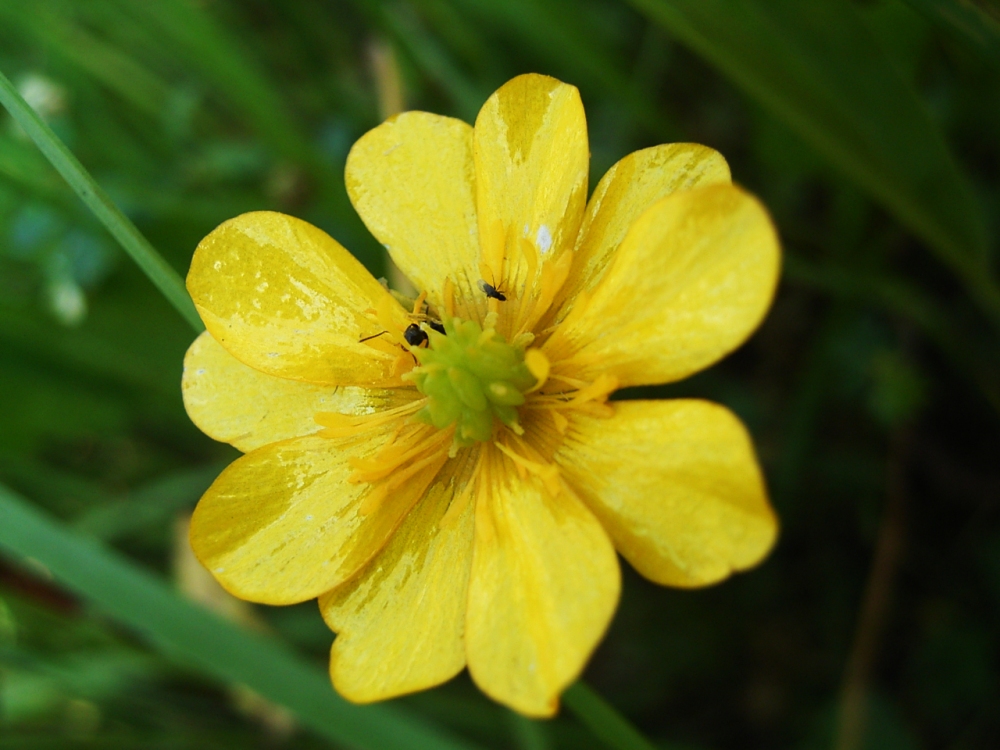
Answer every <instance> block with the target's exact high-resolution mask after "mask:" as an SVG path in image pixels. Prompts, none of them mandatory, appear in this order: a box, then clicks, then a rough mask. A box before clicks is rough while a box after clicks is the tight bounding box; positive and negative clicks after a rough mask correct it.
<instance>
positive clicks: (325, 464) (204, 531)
mask: <svg viewBox="0 0 1000 750" xmlns="http://www.w3.org/2000/svg"><path fill="white" fill-rule="evenodd" d="M394 426H395V425H393V424H392V423H389V424H387V425H386V426H385V427H383V428H382V429H381V430H380V431H379V433H378V434H377V435H375V436H373V437H372V438H371V439H366V440H364V441H358V440H353V441H352V440H347V439H345V440H337V439H330V438H322V437H303V438H297V439H295V440H287V441H285V442H283V443H273V444H271V445H267V446H264V447H263V448H258V449H257V450H255V451H253V452H252V453H248V454H247V455H245V456H243V457H242V458H239V459H237V460H236V461H235V462H233V463H232V464H231V465H230V466H229V467H228V468H227V469H226V470H225V471H224V472H222V474H221V475H220V476H219V478H218V479H216V480H215V483H214V484H213V485H212V486H211V487H209V489H208V491H207V492H206V493H205V495H204V496H203V497H202V498H201V501H200V502H199V503H198V507H197V508H196V509H195V512H194V517H193V518H192V519H191V547H192V548H193V549H194V552H195V554H196V555H197V556H198V559H199V560H201V562H202V564H203V565H204V566H205V567H206V568H208V569H209V571H210V572H211V573H212V574H213V575H214V576H215V577H216V579H218V581H219V583H221V584H222V586H223V587H224V588H225V589H226V590H227V591H229V593H231V594H234V595H235V596H238V597H240V598H241V599H248V600H250V601H254V602H260V603H262V604H294V603H295V602H301V601H305V600H307V599H312V598H314V597H316V596H319V595H320V594H322V593H323V592H325V591H329V590H330V589H332V588H334V587H335V586H338V585H339V584H341V583H343V582H344V581H345V580H347V579H348V578H350V576H351V575H353V574H354V573H355V572H357V571H358V569H360V568H361V566H362V565H364V564H365V563H366V562H367V561H368V560H369V559H371V557H372V556H373V555H374V554H375V553H376V552H378V551H379V550H380V549H382V547H383V546H384V545H385V543H386V540H387V539H388V538H389V535H390V534H392V532H393V530H394V529H395V528H396V527H397V526H398V525H399V523H400V522H401V521H402V520H403V517H404V516H405V514H406V513H407V511H409V509H410V508H411V507H412V506H413V503H414V502H416V500H417V499H418V498H419V497H420V496H421V495H422V494H423V492H424V489H425V488H426V487H427V485H428V484H429V483H430V482H431V480H432V479H433V477H434V474H435V473H436V472H437V469H438V466H439V465H432V466H430V467H427V468H425V469H424V470H423V471H421V472H419V473H418V474H416V475H415V476H414V477H413V478H412V479H411V480H410V481H409V482H407V483H406V484H405V485H404V486H403V487H402V488H400V489H399V490H398V491H396V492H394V493H390V495H389V496H388V498H387V499H386V500H385V501H384V502H382V503H380V504H378V505H377V507H376V508H375V510H373V511H371V512H369V513H366V514H361V513H359V512H358V511H359V507H360V506H361V504H362V502H363V500H364V499H365V497H366V496H367V495H368V494H369V493H370V492H372V487H373V486H372V485H369V484H363V483H362V484H352V483H350V482H349V481H348V477H349V476H350V475H351V473H352V472H353V468H352V466H351V465H350V461H351V459H352V458H354V459H355V460H358V459H367V458H370V457H371V456H372V455H373V454H374V453H375V452H376V451H378V450H379V449H380V448H381V447H383V445H384V444H385V442H386V439H387V438H388V436H389V434H390V432H391V428H392V427H394Z"/></svg>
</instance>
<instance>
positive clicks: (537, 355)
mask: <svg viewBox="0 0 1000 750" xmlns="http://www.w3.org/2000/svg"><path fill="white" fill-rule="evenodd" d="M524 365H525V367H527V368H528V372H530V373H531V374H532V375H534V377H535V380H536V381H538V382H536V383H535V384H534V385H533V386H532V387H531V388H529V389H528V390H527V391H525V393H532V392H534V391H537V390H538V389H539V388H541V387H542V386H543V385H545V381H546V380H548V379H549V371H550V370H551V369H552V368H551V365H550V364H549V358H548V357H546V356H545V355H544V354H543V353H542V350H541V349H528V351H526V352H525V353H524Z"/></svg>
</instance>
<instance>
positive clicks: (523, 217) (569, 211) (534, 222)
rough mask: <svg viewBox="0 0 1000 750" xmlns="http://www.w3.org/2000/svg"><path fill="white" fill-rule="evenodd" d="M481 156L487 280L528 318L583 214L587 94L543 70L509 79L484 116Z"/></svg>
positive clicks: (478, 135)
mask: <svg viewBox="0 0 1000 750" xmlns="http://www.w3.org/2000/svg"><path fill="white" fill-rule="evenodd" d="M475 159H476V206H477V209H478V215H479V236H480V245H481V248H482V260H483V266H482V269H483V273H484V275H488V276H489V278H485V279H484V280H485V281H487V282H489V283H491V284H493V285H494V286H496V287H498V288H500V287H502V288H503V289H504V290H505V292H506V295H507V299H508V302H507V303H505V304H506V308H505V310H507V309H511V308H512V310H511V312H513V313H515V314H518V315H521V317H525V316H527V315H529V314H530V311H531V309H532V306H533V301H532V297H533V296H535V297H537V296H538V295H539V294H541V288H542V281H541V278H540V276H541V274H542V272H543V270H544V269H545V268H546V267H548V266H550V264H556V263H557V262H558V260H559V258H560V256H562V254H563V253H564V252H565V251H568V250H572V248H573V243H574V242H575V241H576V236H577V232H578V231H579V228H580V222H581V221H582V219H583V209H584V204H585V203H586V200H587V172H588V163H589V160H590V152H589V150H588V146H587V121H586V117H585V116H584V112H583V104H582V103H581V101H580V93H579V92H578V91H577V90H576V88H575V87H573V86H568V85H566V84H564V83H560V82H559V81H557V80H556V79H555V78H549V77H548V76H541V75H535V74H529V75H522V76H518V77H517V78H514V79H513V80H511V81H509V82H507V83H506V84H504V85H503V86H502V87H501V88H500V89H499V90H498V91H497V92H496V93H494V94H493V95H492V96H491V97H490V98H489V99H488V100H487V101H486V103H485V104H484V105H483V108H482V109H481V110H480V112H479V116H478V117H477V118H476V128H475ZM567 269H568V266H567ZM563 278H565V276H564V277H563ZM549 302H550V303H551V299H550V300H549ZM518 309H520V310H521V312H520V313H518V312H517V310H518ZM541 312H544V311H541Z"/></svg>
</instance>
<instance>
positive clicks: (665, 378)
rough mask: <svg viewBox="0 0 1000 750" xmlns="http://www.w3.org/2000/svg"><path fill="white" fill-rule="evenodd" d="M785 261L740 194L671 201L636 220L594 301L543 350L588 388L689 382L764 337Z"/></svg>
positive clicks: (693, 194) (715, 188) (677, 196)
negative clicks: (608, 379)
mask: <svg viewBox="0 0 1000 750" xmlns="http://www.w3.org/2000/svg"><path fill="white" fill-rule="evenodd" d="M779 255H780V253H779V247H778V237H777V235H776V233H775V230H774V227H773V225H772V224H771V220H770V218H769V217H768V215H767V212H766V211H765V210H764V207H763V206H761V204H760V203H759V202H758V201H757V199H756V198H754V197H753V196H751V195H750V194H748V193H746V192H744V191H743V190H741V189H740V188H738V187H736V186H734V185H724V184H723V185H712V186H709V187H704V188H698V189H696V190H690V191H684V192H676V193H673V194H671V195H668V196H667V197H666V198H663V199H661V200H659V201H657V202H656V203H654V204H653V205H652V206H651V207H650V208H648V209H647V210H646V211H645V212H643V214H642V215H641V216H640V217H639V218H638V219H637V220H636V222H635V223H634V224H633V225H632V228H631V229H630V230H629V232H628V234H627V235H626V236H625V239H624V240H623V241H622V243H621V245H620V246H619V249H618V251H617V252H616V253H615V255H614V258H613V259H612V261H611V264H610V266H609V267H608V269H607V271H606V272H605V274H604V277H603V278H602V279H601V282H600V284H599V285H598V286H597V288H596V289H594V293H593V295H592V296H590V297H589V299H586V300H582V299H578V300H577V301H576V303H575V305H574V307H573V310H572V312H571V313H570V314H569V315H568V316H567V318H566V319H565V321H564V322H563V323H562V324H561V325H560V326H559V327H558V328H557V329H556V331H555V332H554V333H553V334H552V337H551V338H550V339H549V340H548V341H547V342H545V345H544V346H543V347H542V350H543V352H544V353H545V354H546V355H547V356H548V357H549V360H550V361H551V362H552V363H553V370H554V371H556V370H557V368H559V367H562V368H564V369H563V370H562V371H563V372H567V373H568V372H572V373H573V374H574V377H577V378H579V379H583V380H588V379H592V378H595V377H597V376H598V375H601V374H604V375H608V376H614V377H616V378H617V379H618V381H619V384H620V385H621V386H629V385H646V384H650V383H667V382H671V381H674V380H680V379H681V378H684V377H686V376H688V375H690V374H691V373H694V372H697V371H698V370H701V369H703V368H705V367H707V366H708V365H710V364H712V363H713V362H715V361H717V360H719V359H720V358H722V357H723V356H725V355H726V354H728V353H729V352H730V351H732V350H733V349H735V348H736V347H737V346H739V345H740V344H741V343H743V341H744V340H745V339H746V338H747V336H749V335H750V333H751V332H752V331H753V330H754V329H755V328H756V327H757V325H758V324H759V323H760V321H761V319H762V318H763V317H764V314H765V313H766V312H767V309H768V307H769V306H770V304H771V299H772V297H773V295H774V289H775V286H776V284H777V280H778V272H779V264H780V257H779ZM560 362H562V364H561V365H560V364H559V363H560Z"/></svg>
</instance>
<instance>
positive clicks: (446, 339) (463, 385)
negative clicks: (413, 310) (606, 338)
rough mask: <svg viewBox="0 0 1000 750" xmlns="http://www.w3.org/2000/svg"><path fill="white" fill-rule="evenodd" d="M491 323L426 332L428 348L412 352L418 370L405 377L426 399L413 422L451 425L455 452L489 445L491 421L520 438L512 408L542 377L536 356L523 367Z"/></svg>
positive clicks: (491, 319)
mask: <svg viewBox="0 0 1000 750" xmlns="http://www.w3.org/2000/svg"><path fill="white" fill-rule="evenodd" d="M495 319H496V316H495V315H493V316H487V319H486V321H485V328H484V327H480V325H479V324H478V323H476V322H475V321H472V320H460V319H458V318H445V320H444V329H445V333H439V332H438V331H435V330H433V329H430V328H429V327H428V328H427V330H426V333H427V337H428V342H427V343H428V346H427V347H426V348H422V347H413V348H412V351H413V354H414V356H415V357H416V358H417V361H419V362H420V366H419V367H415V368H413V370H411V371H410V372H409V373H408V374H407V375H405V376H404V377H405V378H407V379H409V380H412V381H413V383H414V384H415V385H416V386H417V389H418V390H419V391H420V392H421V393H423V394H424V395H425V396H426V397H427V405H426V406H424V408H422V409H421V410H420V411H419V412H417V414H416V418H417V419H418V420H420V421H421V422H424V423H426V424H429V425H433V426H434V427H437V428H438V429H444V428H446V427H448V426H450V425H455V444H456V445H457V446H459V447H465V446H468V445H472V444H473V443H475V442H482V441H486V440H489V439H490V438H491V436H492V434H493V424H494V418H495V419H498V420H500V422H502V423H503V424H505V425H507V426H508V427H510V428H511V429H512V430H514V432H517V433H520V432H521V431H522V430H521V427H520V425H519V424H518V422H517V407H518V406H520V405H521V404H523V403H524V394H525V392H527V391H528V390H530V389H531V388H532V387H533V386H535V385H536V384H537V383H538V382H539V381H540V380H543V379H544V377H545V375H544V372H541V371H540V370H541V369H542V368H540V367H539V366H538V365H537V364H535V362H534V360H535V359H536V357H537V356H541V353H540V352H534V351H533V352H531V353H530V354H531V355H536V356H529V362H528V363H526V362H525V351H524V347H523V346H518V345H516V344H512V343H508V342H507V340H506V339H504V337H503V336H501V335H500V334H499V333H497V332H496V330H495V328H494V325H495ZM529 364H535V366H533V367H530V368H529ZM544 369H545V370H547V368H544ZM533 372H534V374H533Z"/></svg>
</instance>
